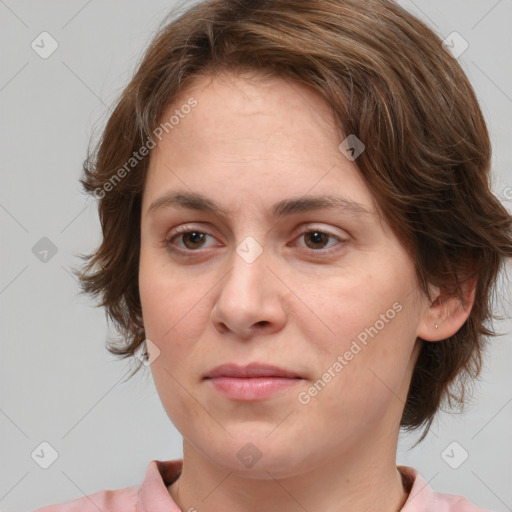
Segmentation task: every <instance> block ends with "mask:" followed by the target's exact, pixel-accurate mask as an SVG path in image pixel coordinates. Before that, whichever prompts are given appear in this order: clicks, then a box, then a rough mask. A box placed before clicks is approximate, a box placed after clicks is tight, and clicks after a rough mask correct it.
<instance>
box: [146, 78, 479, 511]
mask: <svg viewBox="0 0 512 512" xmlns="http://www.w3.org/2000/svg"><path fill="white" fill-rule="evenodd" d="M191 96H192V97H194V98H195V99H196V100H197V106H195V107H194V108H193V109H191V112H190V113H189V114H188V115H186V116H183V118H182V119H180V122H179V124H178V125H176V126H174V128H173V129H172V130H170V131H169V133H168V134H164V136H163V137H162V140H161V141H160V142H159V144H158V145H157V147H156V148H155V149H154V150H153V152H152V155H151V160H150V167H149V170H148V175H147V179H146V183H145V188H144V193H143V202H142V215H141V254H140V269H139V287H140V297H141V302H142V310H143V318H144V325H145V329H146V336H147V338H149V339H150V340H151V341H152V342H153V343H154V344H155V346H156V347H158V350H159V351H160V352H159V354H158V357H156V358H155V359H154V361H153V362H152V364H151V367H150V368H151V371H152V375H153V378H154V382H155V386H156V388H157V391H158V394H159V396H160V399H161V401H162V404H163V406H164V408H165V411H166V412H167V414H168V416H169V418H170V420H171V421H172V423H173V424H174V425H175V426H176V428H177V429H178V430H179V431H180V433H181V434H182V436H183V470H182V473H181V476H180V477H179V479H178V480H177V481H176V482H174V483H173V484H172V485H169V487H168V490H169V493H170V495H171V496H172V498H173V499H174V500H175V501H176V502H177V503H178V506H179V507H180V508H181V509H182V510H184V511H185V510H189V509H190V508H191V507H194V508H195V509H197V510H200V511H201V512H202V511H206V512H208V511H212V512H213V511H218V510H230V511H233V512H237V511H240V512H242V511H244V512H249V511H251V512H252V511H254V512H256V511H260V510H266V511H267V512H273V511H279V512H283V511H290V512H292V511H301V512H302V511H304V510H308V511H313V510H322V511H324V512H331V511H332V512H335V511H342V510H343V511H345V510H357V511H366V510H368V511H369V510H379V511H380V512H392V511H396V510H399V509H400V508H401V507H402V505H403V503H404V502H405V500H406V498H407V493H406V491H405V490H404V488H403V486H402V483H401V478H400V473H399V471H398V470H397V466H396V447H397V439H398V433H399V423H400V418H401V415H402V411H403V407H404V403H405V399H406V396H407V390H408V387H409V383H410V379H411V376H412V371H413V368H414V364H415V361H416V358H417V356H418V353H419V348H420V342H421V340H418V338H422V339H424V340H429V341H432V342H435V341H437V340H441V339H444V338H446V337H448V336H451V335H452V334H453V333H455V332H456V331H457V330H458V329H459V328H460V326H461V325H462V324H463V322H464V321H465V319H466V318H467V316H468V315H469V312H470V309H471V308H467V309H466V310H464V309H463V308H461V307H459V306H458V303H457V301H453V300H451V299H447V298H443V297H442V296H441V295H440V293H439V290H438V289H436V288H432V290H431V291H432V293H433V297H434V298H436V297H438V298H437V299H436V300H434V302H433V304H430V303H429V301H428V299H427V297H426V296H425V295H424V294H423V293H422V292H421V290H420V288H419V286H418V282H417V279H416V276H415V272H414V265H413V262H412V260H411V259H410V257H409V256H408V254H407V252H406V251H405V249H404V248H403V247H402V245H401V244H400V242H399V241H398V239H397V238H396V237H395V235H394V234H393V232H392V230H391V228H390V227H389V226H388V225H387V224H386V222H385V221H384V220H383V219H382V218H381V217H380V216H379V215H378V213H377V211H376V206H375V203H374V200H373V197H372V195H371V193H370V191H369V189H368V188H367V186H366V185H365V183H364V181H363V179H362V178H361V176H360V175H359V172H358V170H357V167H356V163H357V160H356V161H354V162H351V161H349V160H348V159H347V158H346V157H345V156H344V155H343V154H342V153H341V152H340V150H339V149H338V145H339V144H340V142H341V141H342V140H343V139H344V136H340V134H339V133H338V132H337V130H336V128H335V125H334V120H333V117H332V114H331V112H330V110H329V108H328V106H327V105H326V104H325V103H324V101H323V99H322V98H321V97H319V96H318V95H317V94H316V93H315V92H314V91H312V90H310V89H309V88H307V87H306V86H304V85H300V84H297V83H292V82H286V81H284V80H282V79H278V78H272V79H269V78H266V79H262V78H259V79H257V80H255V79H254V78H252V77H249V76H244V75H239V76H233V75H225V76H217V77H215V78H213V79H212V78H210V77H199V78H197V79H196V81H195V82H194V83H193V85H192V86H191V87H189V89H188V90H187V91H186V92H184V93H183V94H182V95H181V96H180V98H179V100H177V101H175V102H174V103H173V105H170V106H169V107H168V109H167V110H166V111H165V112H164V114H163V116H162V120H167V119H169V117H170V116H171V115H172V113H173V112H174V111H175V110H176V108H179V107H180V105H182V104H184V103H185V102H186V101H187V100H188V99H189V98H190V97H191ZM177 190H181V191H186V192H191V191H194V192H198V193H201V194H204V195H206V196H208V197H209V198H212V199H214V200H215V201H217V202H218V203H220V204H221V205H222V207H223V208H224V209H225V210H226V211H228V212H229V216H228V217H227V218H222V217H219V216H217V215H216V214H214V213H210V212H204V211H195V210H193V209H184V208H179V207H170V206H168V207H162V208H160V209H156V210H153V211H152V212H150V213H148V208H149V206H150V205H151V204H152V203H153V201H155V200H156V199H158V198H160V197H161V196H162V195H163V194H165V193H166V192H169V191H177ZM333 193H336V194H337V195H342V196H343V197H345V198H348V199H350V200H352V201H356V202H357V203H360V204H361V205H363V206H364V207H365V208H366V209H367V210H368V211H369V213H367V214H363V215H355V214H354V213H353V212H347V211H343V210H330V209H327V208H321V209H317V210H312V211H305V212H298V213H294V214H292V215H290V216H287V217H284V218H273V217H272V216H271V206H272V205H273V204H274V203H276V202H278V201H280V200H283V199H285V198H292V197H301V196H304V195H320V194H333ZM178 226H183V227H187V226H188V227H189V228H190V231H196V232H197V231H199V232H201V233H205V234H206V235H208V236H205V237H203V239H200V240H199V241H198V239H197V238H196V239H194V238H193V237H192V238H191V237H190V234H189V235H186V234H185V235H179V234H177V235H174V231H173V230H174V229H175V228H176V227H178ZM308 231H320V232H322V233H326V235H324V236H323V237H320V240H319V239H318V236H317V238H315V237H312V235H311V233H309V235H308ZM327 234H329V235H332V237H328V236H327ZM248 236H251V237H253V238H254V239H255V240H256V241H257V242H258V244H259V245H260V246H261V248H262V249H263V252H262V253H261V254H260V255H259V256H258V257H257V258H256V259H255V260H254V261H253V262H251V263H248V262H247V261H246V260H245V259H244V258H242V257H241V256H240V255H239V254H238V253H237V251H236V249H237V247H239V246H240V244H243V242H244V239H246V237H248ZM166 238H170V239H171V240H172V245H171V247H175V249H176V251H179V249H180V248H181V250H182V251H183V252H182V253H181V255H180V253H179V252H172V251H170V250H169V247H167V248H166V247H165V245H164V241H165V239H166ZM187 251H188V252H187ZM470 299H471V297H470ZM393 304H395V305H396V304H399V305H400V306H401V310H400V312H396V315H394V317H393V318H392V319H389V318H388V321H387V322H385V325H384V327H383V328H381V329H379V330H378V334H377V335H374V336H373V337H369V339H368V342H367V344H366V345H365V346H363V345H362V344H361V343H359V345H361V347H362V349H361V350H360V351H359V352H358V353H357V354H356V355H354V356H353V358H352V359H351V360H350V361H346V360H345V362H346V363H347V364H346V365H344V366H343V369H342V371H340V372H338V373H336V372H335V375H336V376H335V377H332V378H331V380H330V382H328V383H327V384H326V385H325V387H324V388H323V389H322V390H321V391H320V392H318V393H317V395H316V396H310V401H309V402H308V403H307V404H303V403H301V402H300V401H299V399H298V395H299V393H300V392H303V396H304V393H307V392H308V390H309V389H311V387H312V385H313V384H314V383H315V381H317V380H318V379H321V378H322V375H324V374H325V373H326V372H327V371H328V369H329V368H332V367H333V364H334V363H335V362H336V361H337V358H338V356H340V355H341V356H343V354H345V353H346V351H347V350H349V349H350V347H351V343H352V342H353V341H354V340H356V339H357V336H358V334H360V333H361V332H363V331H364V330H365V328H369V327H370V326H374V325H376V321H377V320H379V319H381V318H382V316H381V315H382V314H385V313H386V311H388V310H389V309H390V308H393ZM471 304H472V302H471ZM386 318H387V317H386ZM436 324H438V325H439V328H438V329H435V325H436ZM379 325H380V324H379ZM154 354H156V352H155V351H153V355H154ZM150 355H151V349H150ZM252 361H258V362H265V363H270V364H274V365H277V366H281V367H284V368H287V369H290V370H293V371H295V372H297V373H299V374H300V375H301V376H302V378H303V379H302V380H300V381H298V382H297V383H296V384H295V385H294V387H292V388H289V389H288V390H285V391H282V392H279V393H277V394H275V395H273V396H272V397H271V398H269V399H266V400H263V401H258V402H241V401H233V400H230V399H228V398H225V397H224V396H222V395H221V394H219V393H218V392H217V391H216V390H215V389H214V388H213V387H212V386H211V385H210V383H209V382H208V381H205V380H204V379H203V377H204V375H205V374H206V373H207V372H208V371H209V370H211V369H212V368H214V367H215V366H217V365H219V364H222V363H226V362H236V363H238V364H246V363H249V362H252ZM249 442H250V443H252V444H253V445H255V446H256V447H257V450H258V451H259V453H260V454H261V458H260V459H259V460H258V462H257V463H256V464H254V465H253V466H252V467H250V468H249V467H246V466H245V465H244V464H242V462H241V461H240V460H239V458H238V457H237V453H238V451H239V450H240V449H241V448H242V447H243V446H244V445H245V444H246V443H249ZM369 482H371V485H369V484H368V483H369Z"/></svg>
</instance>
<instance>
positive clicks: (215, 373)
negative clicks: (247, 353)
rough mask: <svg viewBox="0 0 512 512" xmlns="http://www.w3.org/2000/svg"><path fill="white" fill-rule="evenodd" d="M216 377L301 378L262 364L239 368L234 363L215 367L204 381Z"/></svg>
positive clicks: (289, 372) (276, 367) (292, 373)
mask: <svg viewBox="0 0 512 512" xmlns="http://www.w3.org/2000/svg"><path fill="white" fill-rule="evenodd" d="M218 377H230V378H242V379H251V378H262V377H271V378H282V379H297V378H298V379H300V378H302V377H301V376H300V375H299V374H298V373H296V372H294V371H291V370H287V369H285V368H279V367H278V366H273V365H269V364H264V363H250V364H248V365H246V366H239V365H237V364H234V363H228V364H221V365H220V366H216V367H215V368H214V369H213V370H211V371H210V372H208V373H207V374H206V376H205V379H214V378H218Z"/></svg>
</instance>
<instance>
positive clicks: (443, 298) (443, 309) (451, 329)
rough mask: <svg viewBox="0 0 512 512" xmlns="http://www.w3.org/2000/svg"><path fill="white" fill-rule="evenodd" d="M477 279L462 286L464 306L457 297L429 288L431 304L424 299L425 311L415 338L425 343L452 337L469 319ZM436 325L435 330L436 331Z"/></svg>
mask: <svg viewBox="0 0 512 512" xmlns="http://www.w3.org/2000/svg"><path fill="white" fill-rule="evenodd" d="M476 284H477V278H476V276H475V277H472V278H469V279H466V280H465V281H464V282H463V283H462V285H461V288H462V291H463V295H464V301H465V304H462V303H461V301H460V299H459V297H458V296H456V295H455V296H454V295H451V294H448V293H445V292H443V291H442V290H441V289H439V288H438V287H437V286H431V287H429V289H430V293H431V297H432V303H431V304H428V298H427V297H425V303H426V306H425V309H424V311H423V314H422V317H421V319H420V323H419V324H418V331H417V337H418V338H421V339H423V340H425V341H440V340H444V339H446V338H449V337H450V336H453V335H454V334H455V333H456V332H457V331H458V330H459V329H460V328H461V327H462V326H463V324H464V322H465V321H466V320H467V318H468V317H469V314H470V313H471V309H472V307H473V304H474V302H475V291H476ZM436 325H437V329H436Z"/></svg>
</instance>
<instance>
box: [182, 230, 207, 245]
mask: <svg viewBox="0 0 512 512" xmlns="http://www.w3.org/2000/svg"><path fill="white" fill-rule="evenodd" d="M181 237H182V240H183V244H184V245H185V247H186V248H187V249H199V248H201V246H202V244H203V242H204V238H205V233H201V232H200V231H189V232H187V233H182V234H181Z"/></svg>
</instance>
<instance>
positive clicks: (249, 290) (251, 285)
mask: <svg viewBox="0 0 512 512" xmlns="http://www.w3.org/2000/svg"><path fill="white" fill-rule="evenodd" d="M267 256H268V254H265V255H264V250H263V246H262V245H261V244H260V243H259V242H258V241H257V240H256V239H255V238H254V237H252V236H246V237H245V238H244V239H243V240H242V241H241V242H240V243H239V244H238V245H237V246H236V248H235V253H234V254H233V258H232V266H231V271H230V272H229V274H228V276H227V279H228V281H227V282H226V283H225V288H224V289H223V292H226V293H227V294H230V293H232V292H233V293H234V299H235V300H236V301H237V302H240V301H248V302H249V301H250V303H251V304H252V306H253V307H257V306H258V305H259V301H260V300H261V295H262V294H264V293H265V289H266V287H265V284H266V283H267V279H266V274H267V273H268V271H267V269H266V262H267V260H268V257H267Z"/></svg>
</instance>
